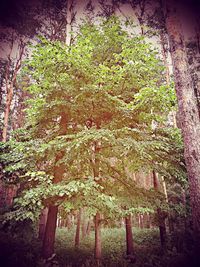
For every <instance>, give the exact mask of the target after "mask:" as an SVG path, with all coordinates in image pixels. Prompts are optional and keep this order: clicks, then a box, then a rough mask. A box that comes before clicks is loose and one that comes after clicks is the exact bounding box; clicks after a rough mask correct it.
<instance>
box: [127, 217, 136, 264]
mask: <svg viewBox="0 0 200 267" xmlns="http://www.w3.org/2000/svg"><path fill="white" fill-rule="evenodd" d="M125 226H126V255H127V257H126V258H127V259H128V260H130V261H131V262H135V252H134V247H133V234H132V221H131V215H128V216H126V218H125Z"/></svg>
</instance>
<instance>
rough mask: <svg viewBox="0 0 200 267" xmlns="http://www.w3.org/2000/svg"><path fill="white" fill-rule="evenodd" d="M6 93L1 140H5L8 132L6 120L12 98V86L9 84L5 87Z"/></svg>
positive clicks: (7, 119)
mask: <svg viewBox="0 0 200 267" xmlns="http://www.w3.org/2000/svg"><path fill="white" fill-rule="evenodd" d="M7 91H8V92H7V95H6V107H5V111H4V121H3V134H2V141H3V142H6V140H7V134H8V121H9V114H10V107H11V103H12V99H13V86H12V85H11V86H10V87H9V88H8V89H7Z"/></svg>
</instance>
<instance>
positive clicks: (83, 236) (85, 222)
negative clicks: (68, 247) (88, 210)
mask: <svg viewBox="0 0 200 267" xmlns="http://www.w3.org/2000/svg"><path fill="white" fill-rule="evenodd" d="M84 211H85V209H84V208H83V209H82V223H81V233H82V238H85V237H86V232H87V219H86V214H85V212H84Z"/></svg>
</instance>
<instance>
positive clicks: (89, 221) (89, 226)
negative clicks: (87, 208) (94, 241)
mask: <svg viewBox="0 0 200 267" xmlns="http://www.w3.org/2000/svg"><path fill="white" fill-rule="evenodd" d="M91 225H92V222H91V219H90V218H89V220H88V223H87V230H86V235H87V236H89V235H90V231H91Z"/></svg>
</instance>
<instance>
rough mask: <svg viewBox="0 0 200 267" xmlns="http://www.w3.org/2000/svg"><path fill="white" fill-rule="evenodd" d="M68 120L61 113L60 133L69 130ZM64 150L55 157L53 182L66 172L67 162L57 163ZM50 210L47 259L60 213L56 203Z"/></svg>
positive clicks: (45, 242) (45, 246)
mask: <svg viewBox="0 0 200 267" xmlns="http://www.w3.org/2000/svg"><path fill="white" fill-rule="evenodd" d="M67 122H68V117H67V115H66V114H65V113H62V114H61V119H60V123H59V135H63V134H66V131H67ZM63 155H64V152H63V151H60V152H59V153H58V154H57V155H56V158H55V166H54V179H53V183H54V184H57V183H59V182H60V181H61V180H62V178H63V174H64V173H65V169H66V167H65V164H64V163H63V164H60V165H59V166H57V165H56V163H57V162H58V161H59V160H60V159H62V158H63ZM48 208H49V211H48V216H47V223H46V229H45V235H44V239H43V244H42V256H43V257H44V258H45V259H48V258H49V257H51V255H52V254H53V253H54V242H55V233H56V222H57V215H58V206H56V205H54V204H50V205H49V207H48Z"/></svg>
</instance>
